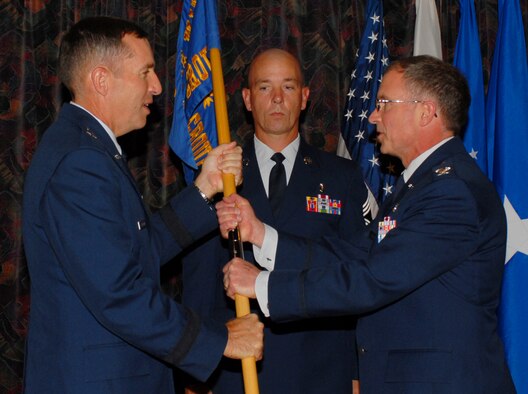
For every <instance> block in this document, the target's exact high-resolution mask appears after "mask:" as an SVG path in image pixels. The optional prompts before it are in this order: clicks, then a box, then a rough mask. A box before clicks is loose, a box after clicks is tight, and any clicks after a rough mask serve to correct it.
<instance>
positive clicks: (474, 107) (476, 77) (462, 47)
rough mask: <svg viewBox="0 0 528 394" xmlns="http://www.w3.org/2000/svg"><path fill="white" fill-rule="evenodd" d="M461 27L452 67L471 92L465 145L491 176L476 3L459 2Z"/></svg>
mask: <svg viewBox="0 0 528 394" xmlns="http://www.w3.org/2000/svg"><path fill="white" fill-rule="evenodd" d="M459 3H460V26H459V29H458V38H457V42H456V48H455V60H454V61H453V65H454V66H455V67H457V68H458V69H459V70H460V71H461V72H462V73H463V74H464V75H465V77H466V79H467V81H468V84H469V90H470V92H471V106H470V107H469V121H468V124H467V126H466V130H465V132H464V145H465V146H466V149H467V151H468V152H469V154H470V155H471V157H473V158H474V159H475V160H476V161H477V164H478V165H479V167H480V169H481V170H482V171H483V172H484V174H486V175H487V173H488V146H487V143H486V122H485V104H484V81H483V78H482V55H481V53H480V41H479V34H478V26H477V19H476V14H475V4H474V1H473V0H459Z"/></svg>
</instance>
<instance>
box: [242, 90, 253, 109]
mask: <svg viewBox="0 0 528 394" xmlns="http://www.w3.org/2000/svg"><path fill="white" fill-rule="evenodd" d="M242 99H243V100H244V105H245V106H246V109H247V110H248V111H250V112H251V90H249V89H248V88H243V89H242Z"/></svg>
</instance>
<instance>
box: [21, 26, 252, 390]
mask: <svg viewBox="0 0 528 394" xmlns="http://www.w3.org/2000/svg"><path fill="white" fill-rule="evenodd" d="M59 63H60V70H61V78H62V81H63V82H64V84H65V85H66V86H67V87H68V88H69V89H70V91H71V92H72V96H73V102H72V103H71V104H65V105H64V107H63V108H62V110H61V112H60V115H59V118H58V120H57V121H56V122H55V123H54V124H53V125H52V126H51V127H50V128H49V129H48V130H47V131H46V133H45V135H44V137H43V139H42V141H41V142H40V144H39V147H38V150H37V152H36V153H35V155H34V157H33V159H32V162H31V167H30V169H29V171H28V174H27V177H26V181H25V189H24V218H23V233H24V246H25V251H26V256H27V261H28V267H29V273H30V278H31V310H30V323H29V334H28V342H27V347H26V363H25V376H24V386H25V387H24V389H25V392H26V393H28V394H29V393H38V394H58V393H61V394H94V393H97V394H134V393H136V394H147V393H148V394H151V393H156V394H170V393H174V383H173V376H172V367H174V366H175V367H179V368H181V369H183V370H185V371H186V372H188V373H190V374H192V375H193V376H196V377H197V378H199V379H206V378H207V377H208V376H209V374H210V373H211V372H212V371H213V370H214V368H215V367H216V365H217V364H218V362H219V361H220V359H221V358H222V354H224V355H226V356H230V357H237V358H243V357H248V356H251V355H254V356H255V357H257V358H260V356H261V351H262V344H261V341H262V324H261V323H259V322H258V321H257V320H258V319H257V317H256V315H250V316H248V317H247V319H237V320H233V321H231V322H229V323H228V324H227V327H226V324H225V322H223V323H219V322H213V321H211V320H209V321H207V320H203V319H200V318H199V317H198V316H197V315H196V313H194V312H193V311H191V310H190V309H189V308H186V307H183V306H182V305H178V304H176V303H175V302H174V301H173V300H171V299H170V298H169V297H167V296H166V295H164V294H163V293H162V292H161V289H160V283H159V281H160V278H159V275H160V266H161V264H163V263H165V262H167V261H168V260H169V259H171V258H172V257H173V256H175V255H176V254H177V253H178V252H180V251H181V250H182V249H184V248H185V247H187V246H189V245H190V244H191V243H192V242H193V241H194V240H197V239H199V238H200V236H201V235H203V234H206V233H207V232H209V231H211V230H212V229H214V228H215V227H216V226H217V221H216V216H215V215H214V212H213V209H212V208H211V207H210V205H209V204H207V199H208V198H211V197H212V196H213V195H214V194H216V192H219V191H221V190H222V182H221V172H222V171H227V172H230V173H233V174H235V178H236V179H237V180H238V181H240V179H241V171H242V169H241V167H242V165H241V159H242V155H241V149H240V148H237V147H235V146H234V144H231V145H224V146H220V147H218V148H217V149H215V150H213V151H212V152H210V156H209V157H208V158H207V159H206V161H205V163H204V165H203V170H202V173H201V175H200V176H199V177H198V178H197V179H196V183H195V185H194V186H191V187H189V188H187V189H185V190H183V191H182V192H181V193H180V194H178V196H176V197H175V198H174V199H172V200H171V201H170V204H169V205H167V206H166V207H165V208H163V209H161V210H160V212H158V213H157V214H154V215H149V213H148V212H147V209H146V207H145V206H144V204H143V201H142V197H141V195H140V193H139V191H138V189H137V187H136V184H135V182H134V179H133V177H132V175H131V174H130V171H129V170H128V167H127V165H126V162H125V160H124V157H123V155H122V152H121V148H120V146H119V144H118V143H117V140H116V137H118V136H120V135H123V134H125V133H128V132H130V131H132V130H134V129H140V128H142V127H144V126H145V123H146V118H147V115H148V114H149V113H150V110H149V108H148V107H149V105H150V104H151V103H152V101H153V96H155V95H158V94H160V93H161V84H160V81H159V79H158V77H157V75H156V73H155V72H154V59H153V55H152V50H151V48H150V45H149V43H148V41H147V39H146V34H145V32H144V31H143V30H141V29H140V28H139V27H137V26H136V25H134V24H133V23H131V22H128V21H123V20H118V19H113V18H105V17H99V18H88V19H84V20H82V21H80V22H79V23H77V24H76V25H74V26H73V27H72V28H71V30H70V31H69V32H68V33H67V34H66V35H65V36H64V38H63V41H62V43H61V52H60V60H59Z"/></svg>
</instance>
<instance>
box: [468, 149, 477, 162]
mask: <svg viewBox="0 0 528 394" xmlns="http://www.w3.org/2000/svg"><path fill="white" fill-rule="evenodd" d="M477 153H478V150H475V149H473V148H471V152H469V155H470V156H471V157H472V158H474V159H475V160H477Z"/></svg>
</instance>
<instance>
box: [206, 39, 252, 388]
mask: <svg viewBox="0 0 528 394" xmlns="http://www.w3.org/2000/svg"><path fill="white" fill-rule="evenodd" d="M210 53H211V69H212V73H213V95H214V103H215V115H216V129H217V132H218V144H226V143H229V142H230V141H231V134H230V132H229V121H228V118H227V103H226V95H225V87H224V75H223V73H222V59H221V56H220V50H219V49H218V48H211V51H210ZM222 180H223V183H224V196H226V197H227V196H230V195H231V194H233V193H235V192H236V184H235V177H234V175H233V174H223V175H222ZM229 249H230V253H231V258H233V257H240V258H244V252H243V248H242V242H240V234H239V231H238V228H236V229H234V230H231V231H230V232H229ZM235 308H236V315H237V317H241V316H245V315H248V314H249V313H250V308H249V299H248V298H247V297H244V296H241V295H238V294H235ZM242 375H243V378H244V391H245V393H246V394H258V393H259V387H258V378H257V365H256V361H255V357H249V358H244V359H242Z"/></svg>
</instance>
